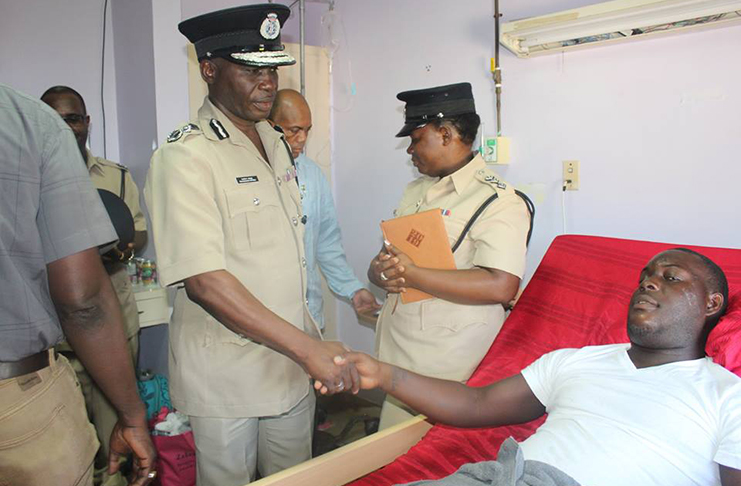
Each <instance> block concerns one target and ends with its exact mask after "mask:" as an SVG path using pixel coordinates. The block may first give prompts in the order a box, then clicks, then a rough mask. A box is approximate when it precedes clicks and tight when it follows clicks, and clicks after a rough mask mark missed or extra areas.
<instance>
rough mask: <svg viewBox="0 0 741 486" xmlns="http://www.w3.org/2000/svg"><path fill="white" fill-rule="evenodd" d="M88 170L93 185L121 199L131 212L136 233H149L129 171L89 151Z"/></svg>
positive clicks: (137, 189) (136, 188) (137, 191)
mask: <svg viewBox="0 0 741 486" xmlns="http://www.w3.org/2000/svg"><path fill="white" fill-rule="evenodd" d="M87 170H88V172H89V173H90V179H92V181H93V185H94V186H95V187H96V188H98V189H105V190H106V191H109V192H112V193H113V194H115V195H116V196H118V197H121V198H122V199H123V200H124V202H125V203H126V206H128V207H129V210H130V211H131V216H133V218H134V229H135V230H136V231H147V220H146V219H145V218H144V213H143V212H142V209H141V206H140V205H139V188H138V187H136V183H135V182H134V179H133V178H132V177H131V173H130V172H129V169H128V168H126V167H125V166H123V165H121V164H117V163H115V162H111V161H110V160H106V159H104V158H102V157H95V156H93V154H92V153H91V152H90V151H89V150H88V151H87ZM121 177H123V178H124V194H123V197H122V196H121Z"/></svg>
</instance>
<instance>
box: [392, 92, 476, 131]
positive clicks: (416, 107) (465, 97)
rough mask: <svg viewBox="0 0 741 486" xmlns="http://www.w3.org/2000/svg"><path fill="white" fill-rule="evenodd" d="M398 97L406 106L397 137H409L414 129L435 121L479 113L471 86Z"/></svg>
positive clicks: (402, 94)
mask: <svg viewBox="0 0 741 486" xmlns="http://www.w3.org/2000/svg"><path fill="white" fill-rule="evenodd" d="M396 98H397V99H399V101H403V102H405V103H406V107H405V108H404V126H403V127H402V129H401V130H400V131H399V133H397V134H396V136H397V137H408V136H409V135H410V134H411V133H412V132H413V131H414V130H416V129H417V128H419V127H421V126H424V125H426V124H428V123H429V122H431V121H432V120H434V119H436V118H450V117H453V116H458V115H467V114H469V113H471V114H473V113H476V106H475V105H474V102H473V93H472V91H471V83H457V84H448V85H446V86H437V87H434V88H427V89H415V90H412V91H403V92H401V93H399V94H398V95H396Z"/></svg>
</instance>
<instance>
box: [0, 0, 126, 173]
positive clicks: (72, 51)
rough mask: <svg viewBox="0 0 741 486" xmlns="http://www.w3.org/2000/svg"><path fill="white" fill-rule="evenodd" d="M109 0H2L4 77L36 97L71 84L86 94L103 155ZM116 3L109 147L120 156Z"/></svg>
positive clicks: (0, 73) (110, 45)
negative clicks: (105, 2)
mask: <svg viewBox="0 0 741 486" xmlns="http://www.w3.org/2000/svg"><path fill="white" fill-rule="evenodd" d="M102 23H103V1H102V0H75V1H74V2H50V1H48V0H23V1H16V0H0V82H2V83H5V84H7V85H10V86H12V87H13V88H15V89H18V90H20V91H23V92H25V93H26V94H28V95H30V96H33V97H40V96H41V94H42V93H43V92H44V91H45V90H46V89H47V88H49V87H51V86H54V85H59V84H61V85H67V86H70V87H72V88H74V89H76V90H77V91H78V92H79V93H80V94H81V95H82V96H83V98H84V99H85V104H86V106H87V111H88V114H89V115H90V118H91V127H90V146H91V149H92V151H93V153H94V154H95V155H99V156H102V155H103V115H102V110H101V107H102V105H101V99H100V83H101V49H102V40H103V35H102V32H103V29H102ZM113 51H114V42H113V32H112V24H111V5H110V3H109V5H108V12H107V27H106V63H105V90H104V100H105V112H106V117H105V120H106V135H107V137H106V138H107V144H106V148H107V150H106V152H107V155H108V158H109V159H113V160H119V148H118V120H117V103H116V70H115V64H114V62H113Z"/></svg>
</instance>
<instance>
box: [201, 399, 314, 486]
mask: <svg viewBox="0 0 741 486" xmlns="http://www.w3.org/2000/svg"><path fill="white" fill-rule="evenodd" d="M315 406H316V396H315V395H314V390H313V389H311V390H309V393H308V394H307V395H306V397H304V398H303V399H302V400H301V401H300V402H299V403H298V404H297V405H296V406H294V407H293V408H292V409H290V410H289V411H288V412H286V413H283V414H280V415H274V416H270V417H253V418H214V417H196V416H190V425H191V427H192V428H193V438H194V439H195V443H196V461H197V464H196V471H197V479H196V484H197V486H243V485H244V484H247V483H251V482H252V481H254V480H255V473H256V471H260V475H261V476H262V477H266V476H269V475H271V474H275V473H277V472H280V471H282V470H284V469H287V468H289V467H292V466H295V465H296V464H300V463H302V462H304V461H308V460H309V459H311V436H312V432H313V429H314V408H315Z"/></svg>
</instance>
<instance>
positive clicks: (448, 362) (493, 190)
mask: <svg viewBox="0 0 741 486" xmlns="http://www.w3.org/2000/svg"><path fill="white" fill-rule="evenodd" d="M397 98H398V99H399V100H401V101H404V102H405V103H406V110H405V117H406V120H405V125H404V127H403V128H402V129H401V131H400V132H399V133H398V134H397V135H396V136H397V137H407V136H409V137H410V138H411V142H410V144H409V148H408V149H407V153H409V154H410V155H411V156H412V162H413V163H414V166H415V167H416V168H417V170H418V171H419V172H420V173H421V174H422V177H420V178H418V179H416V180H415V181H413V182H411V183H410V184H409V185H408V186H407V188H406V190H405V191H404V194H403V196H402V198H401V202H400V203H399V206H398V209H397V210H396V211H395V214H396V215H397V216H405V215H409V214H413V213H416V212H419V211H426V210H429V209H433V208H439V209H440V210H441V211H442V214H443V220H444V222H445V229H446V231H447V234H448V239H449V240H450V243H451V246H454V248H456V249H455V250H454V253H453V255H454V257H455V263H456V270H433V269H428V268H420V267H417V266H415V265H414V264H413V263H412V261H411V260H410V259H409V257H408V256H406V255H404V254H403V253H400V252H399V251H398V250H397V249H396V248H394V247H392V246H389V245H388V244H387V245H385V246H384V248H383V249H382V250H381V252H380V253H379V254H378V255H376V257H375V258H374V259H373V260H372V261H371V264H370V266H369V268H368V277H369V278H370V280H371V281H372V282H373V283H374V284H376V285H378V286H380V287H382V288H384V289H385V290H386V291H387V292H389V298H388V299H387V300H386V303H385V304H384V307H383V309H382V310H381V314H380V316H379V319H378V326H377V330H376V349H377V352H378V357H379V359H380V360H382V361H387V362H389V363H392V364H394V365H397V366H401V367H404V368H407V369H410V370H413V371H415V372H417V373H420V374H422V375H427V376H433V377H437V378H445V379H452V380H457V381H465V380H467V379H468V378H469V377H470V376H471V373H473V371H474V369H475V368H476V366H477V365H478V363H479V362H480V361H481V359H482V357H483V356H484V354H485V353H486V351H487V350H488V349H489V346H490V345H491V343H492V341H493V340H494V338H495V337H496V335H497V333H498V332H499V329H500V328H501V326H502V323H503V321H504V313H505V310H504V307H503V304H506V303H508V302H509V301H510V300H511V299H512V298H514V296H515V294H516V293H517V289H518V287H519V284H520V279H521V278H522V275H523V272H524V270H525V251H526V239H527V234H528V227H529V225H530V214H529V212H528V207H527V205H526V204H525V202H524V200H523V199H521V198H520V197H518V195H517V194H516V193H515V191H514V189H513V188H512V186H510V185H509V184H507V183H506V182H504V181H502V180H501V179H500V178H499V176H498V175H497V174H495V173H494V172H493V171H492V170H491V169H489V168H488V167H487V166H486V164H485V163H484V160H483V159H482V157H481V156H480V155H479V154H477V153H475V152H474V151H473V150H472V146H473V142H474V140H475V138H476V133H477V131H478V127H479V123H480V120H479V116H478V115H477V114H476V110H475V105H474V100H473V94H472V92H471V85H470V84H469V83H459V84H454V85H448V86H439V87H435V88H430V89H421V90H414V91H406V92H403V93H399V94H398V95H397ZM480 209H481V211H479V210H480ZM477 212H479V216H478V218H477V219H475V220H474V223H473V225H472V226H471V227H470V231H468V232H467V233H466V234H465V235H462V232H463V229H464V227H466V225H467V223H468V222H469V221H470V220H471V219H472V217H473V216H474V214H475V213H477ZM461 236H462V239H461V241H460V242H459V243H458V245H456V241H457V240H459V239H460V238H461ZM404 288H416V289H419V290H422V291H424V292H426V293H428V294H431V295H432V296H434V298H432V299H428V300H423V301H418V302H413V303H408V304H404V303H403V302H401V299H400V292H402V291H403V289H404ZM442 356H444V357H445V358H444V359H441V357H442ZM412 412H413V411H412V410H411V409H409V407H407V406H405V405H404V404H403V403H401V402H398V401H396V400H395V399H393V398H391V397H388V398H387V400H386V401H385V402H384V405H383V409H382V413H381V428H385V427H388V426H390V425H393V424H394V423H397V422H399V421H401V420H404V419H406V418H408V417H409V416H410V414H411V413H412Z"/></svg>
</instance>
